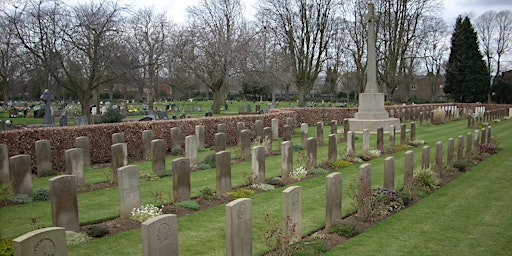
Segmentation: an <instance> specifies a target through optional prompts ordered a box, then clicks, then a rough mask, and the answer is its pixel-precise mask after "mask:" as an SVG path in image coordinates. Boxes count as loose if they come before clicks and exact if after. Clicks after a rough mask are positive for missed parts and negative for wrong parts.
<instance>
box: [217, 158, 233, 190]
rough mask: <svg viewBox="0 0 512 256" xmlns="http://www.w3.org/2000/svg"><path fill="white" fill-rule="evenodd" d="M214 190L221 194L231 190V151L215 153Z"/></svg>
mask: <svg viewBox="0 0 512 256" xmlns="http://www.w3.org/2000/svg"><path fill="white" fill-rule="evenodd" d="M215 163H216V165H215V168H216V181H217V182H216V185H217V186H216V192H217V195H223V194H225V193H227V192H229V191H231V152H229V151H220V152H217V153H215Z"/></svg>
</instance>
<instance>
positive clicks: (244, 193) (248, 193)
mask: <svg viewBox="0 0 512 256" xmlns="http://www.w3.org/2000/svg"><path fill="white" fill-rule="evenodd" d="M228 194H230V195H232V196H233V197H234V198H235V199H239V198H252V197H253V196H254V190H252V189H246V188H243V189H237V190H234V191H231V192H228Z"/></svg>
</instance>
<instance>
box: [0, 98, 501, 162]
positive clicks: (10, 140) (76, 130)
mask: <svg viewBox="0 0 512 256" xmlns="http://www.w3.org/2000/svg"><path fill="white" fill-rule="evenodd" d="M439 106H458V107H459V108H464V107H465V108H469V109H474V107H475V106H485V107H486V110H493V109H506V110H507V113H508V108H509V107H511V106H510V105H496V104H494V105H492V104H485V105H482V104H436V105H430V104H429V105H408V106H388V107H386V109H387V110H388V111H390V110H393V112H394V113H395V117H400V116H399V114H400V113H402V114H403V113H405V112H406V111H405V110H407V109H409V110H410V109H414V111H411V113H419V111H420V110H422V108H423V109H427V108H428V109H429V110H431V109H434V108H437V107H439ZM356 112H357V108H279V109H273V110H272V111H271V112H270V113H269V114H265V115H237V116H220V117H204V118H190V119H181V120H162V121H150V122H137V121H134V122H123V123H114V124H95V125H87V126H69V127H46V128H34V129H25V130H11V131H3V132H0V143H5V144H7V147H8V149H9V156H14V155H18V154H28V155H30V156H31V157H32V160H33V161H32V162H33V163H34V162H35V141H37V140H41V139H46V140H49V141H50V143H51V147H52V164H53V168H54V169H55V170H57V171H63V170H64V168H65V167H64V166H65V162H64V151H65V150H67V149H70V148H74V147H75V138H77V137H80V136H88V137H89V139H90V145H91V162H92V163H108V162H110V161H111V148H110V146H111V144H112V134H113V133H118V132H124V135H125V141H126V143H127V144H128V157H129V158H130V159H131V160H142V153H143V152H142V150H143V147H142V146H141V145H142V132H143V131H144V130H153V132H154V134H155V139H164V140H165V142H166V144H165V146H166V150H167V152H170V147H171V128H172V127H180V128H181V130H182V136H183V137H185V136H188V135H193V134H195V126H196V125H203V126H204V128H205V146H206V147H210V146H213V145H214V143H215V133H217V124H220V123H224V124H226V126H227V134H226V137H227V144H228V145H234V144H236V142H237V141H236V140H237V139H236V138H237V135H236V125H237V123H238V122H245V127H246V128H247V129H249V130H251V131H254V122H255V121H256V120H258V119H260V120H262V121H263V125H264V127H270V126H271V123H272V121H271V120H272V119H273V118H277V119H278V120H279V132H280V135H281V134H282V131H283V129H282V127H283V126H284V125H285V124H286V119H287V118H293V119H294V126H295V127H298V126H300V124H301V123H308V124H309V125H315V124H316V123H317V122H319V121H324V122H326V124H327V123H328V122H330V121H331V120H338V124H339V125H340V126H341V125H342V124H343V119H345V118H350V117H353V116H354V113H356ZM397 115H398V116H397ZM405 120H408V118H407V119H406V118H403V121H405ZM253 135H254V134H253ZM182 141H184V140H182Z"/></svg>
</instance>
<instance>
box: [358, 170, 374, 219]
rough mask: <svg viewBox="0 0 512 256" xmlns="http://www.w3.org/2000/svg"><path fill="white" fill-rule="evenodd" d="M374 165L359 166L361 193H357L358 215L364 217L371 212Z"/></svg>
mask: <svg viewBox="0 0 512 256" xmlns="http://www.w3.org/2000/svg"><path fill="white" fill-rule="evenodd" d="M371 197H372V165H371V164H363V165H361V166H360V167H359V194H358V195H357V215H358V216H360V217H363V218H366V217H368V216H370V214H371V207H372V206H371Z"/></svg>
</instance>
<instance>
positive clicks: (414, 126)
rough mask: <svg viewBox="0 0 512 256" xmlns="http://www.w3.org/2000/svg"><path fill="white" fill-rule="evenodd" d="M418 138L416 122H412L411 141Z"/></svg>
mask: <svg viewBox="0 0 512 256" xmlns="http://www.w3.org/2000/svg"><path fill="white" fill-rule="evenodd" d="M415 140H416V123H415V122H411V141H415Z"/></svg>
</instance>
